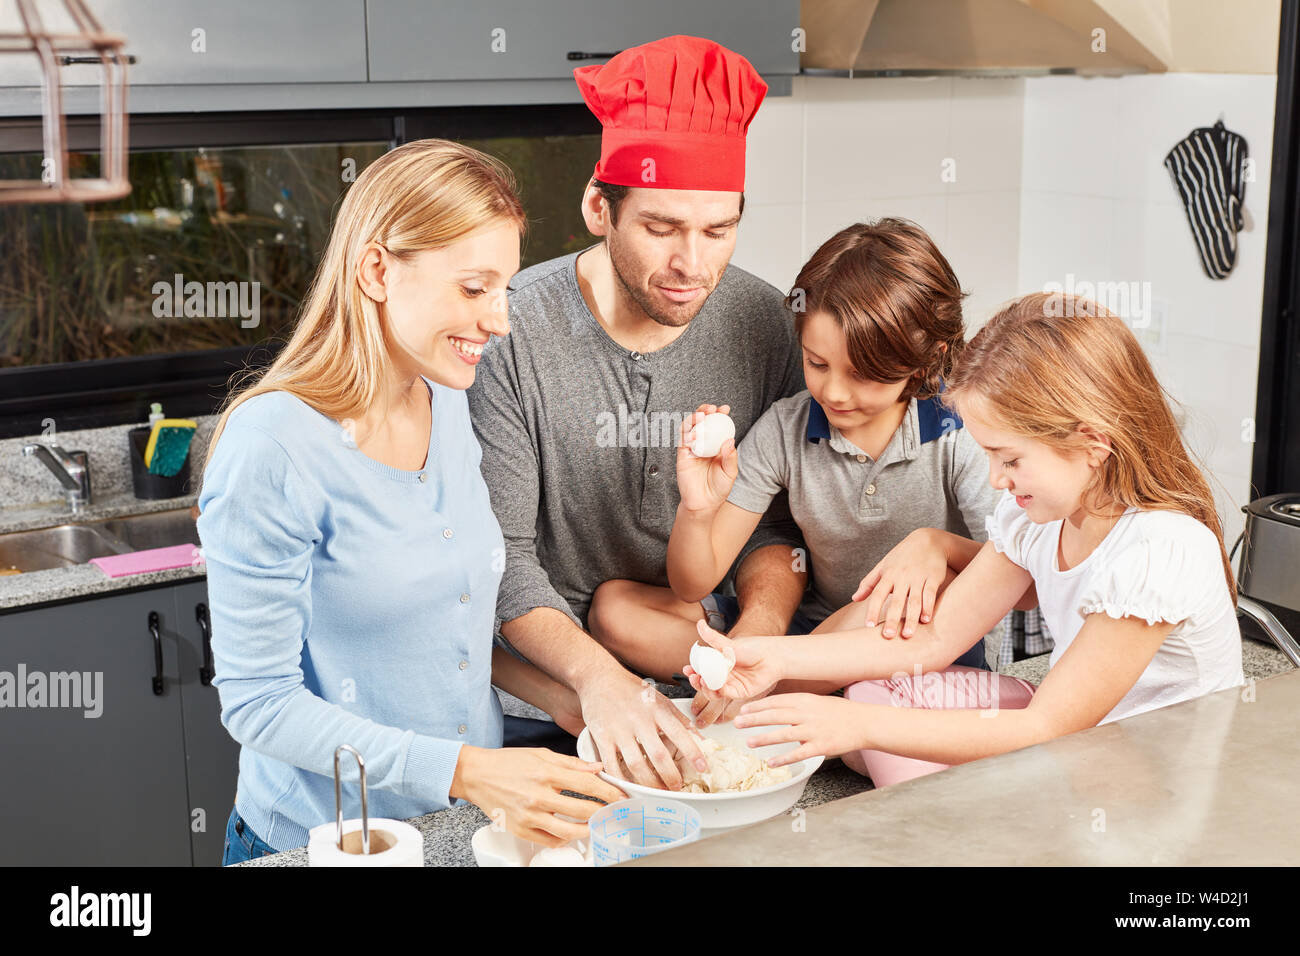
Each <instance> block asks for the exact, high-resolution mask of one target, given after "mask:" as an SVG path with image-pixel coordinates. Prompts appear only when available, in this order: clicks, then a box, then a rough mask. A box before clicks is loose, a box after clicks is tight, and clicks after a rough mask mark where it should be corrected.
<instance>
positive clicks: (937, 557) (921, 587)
mask: <svg viewBox="0 0 1300 956" xmlns="http://www.w3.org/2000/svg"><path fill="white" fill-rule="evenodd" d="M929 530H930V529H929V528H918V529H917V530H915V531H913V532H912V533H911V534H909V535H908V536H907V537H906V538H904V539H903V540H902V541H900V542H899V543H898V544H897V545H895V546H894V548H893V550H892V551H890V552H889V553H888V554H887V555H885V556H884V557H883V558H881V560H880V563H879V564H877V565H876V566H875V567H874V568H872V569H871V571H870V572H869V573H868V574H867V576H866V577H865V578H863V579H862V583H861V584H859V585H858V589H857V590H856V591H855V592H853V600H855V601H862V600H866V602H867V609H866V610H867V626H868V627H873V626H875V625H876V624H879V623H881V621H880V612H881V608H882V607H883V605H884V603H885V601H886V600H888V601H889V612H888V615H887V616H886V618H885V621H884V627H883V629H882V631H881V633H882V634H883V635H884V636H885V637H894V636H895V635H896V634H898V633H899V624H900V622H901V623H902V634H903V637H911V636H912V634H914V633H915V632H916V627H917V625H918V624H929V623H930V619H931V618H932V617H934V602H935V597H936V596H937V595H938V593H939V588H941V587H942V586H943V582H944V580H945V578H946V577H947V575H948V558H947V555H945V554H944V551H943V548H942V547H940V546H939V545H937V544H935V542H934V540H933V539H932V538H931V537H930V535H929ZM904 612H906V615H907V617H906V620H904V618H903V615H904Z"/></svg>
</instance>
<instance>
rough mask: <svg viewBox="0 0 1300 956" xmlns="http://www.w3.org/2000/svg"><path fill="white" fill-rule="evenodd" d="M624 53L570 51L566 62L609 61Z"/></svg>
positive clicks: (566, 55)
mask: <svg viewBox="0 0 1300 956" xmlns="http://www.w3.org/2000/svg"><path fill="white" fill-rule="evenodd" d="M622 52H623V51H622V50H615V51H614V52H613V53H587V52H586V51H584V50H570V51H569V52H568V53H566V54H565V55H564V58H565V59H566V60H608V59H612V58H613V57H616V56H618V55H619V54H620V53H622Z"/></svg>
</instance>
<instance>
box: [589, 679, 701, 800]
mask: <svg viewBox="0 0 1300 956" xmlns="http://www.w3.org/2000/svg"><path fill="white" fill-rule="evenodd" d="M579 698H580V699H581V702H582V719H583V720H584V721H586V724H587V729H588V730H590V731H591V739H592V742H593V743H594V744H595V745H596V751H597V753H598V754H599V755H600V759H601V761H602V762H603V763H604V764H605V767H606V769H607V772H609V773H614V774H617V773H619V772H620V771H619V768H618V764H619V761H622V763H623V765H624V766H625V767H626V768H627V771H628V773H629V774H630V775H631V778H632V781H633V782H634V783H639V784H641V785H642V786H645V787H656V788H660V789H665V790H680V789H681V788H682V774H681V771H679V770H678V769H677V765H676V763H675V762H674V760H673V755H674V752H676V753H679V754H681V755H682V756H683V758H684V759H686V760H689V761H690V762H691V763H693V764H694V765H695V767H696V769H698V770H700V771H701V772H704V771H707V770H708V769H709V762H708V759H707V758H706V757H705V756H704V753H703V752H702V751H701V750H700V745H699V744H698V743H697V741H696V736H695V733H694V731H693V730H692V729H691V726H690V720H689V719H688V718H687V716H686V715H685V714H683V713H682V712H681V711H680V710H678V709H677V708H676V707H674V706H673V704H672V703H671V702H670V701H669V700H668V698H666V697H664V696H663V694H661V693H659V691H657V690H656V689H655V688H654V686H653V685H652V684H650V683H648V682H643V681H640V680H638V679H637V678H636V677H635V676H634V675H633V674H630V673H629V672H628V671H626V670H624V669H623V668H622V667H621V666H617V665H615V666H614V667H610V668H606V669H604V670H603V671H602V673H601V674H600V676H598V677H595V678H593V679H590V680H588V681H586V682H585V683H584V684H583V686H582V688H581V689H580V690H579Z"/></svg>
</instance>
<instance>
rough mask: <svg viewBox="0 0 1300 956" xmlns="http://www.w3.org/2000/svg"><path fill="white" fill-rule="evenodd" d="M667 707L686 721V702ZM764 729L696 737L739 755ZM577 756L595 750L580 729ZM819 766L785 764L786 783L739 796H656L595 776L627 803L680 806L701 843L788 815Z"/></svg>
mask: <svg viewBox="0 0 1300 956" xmlns="http://www.w3.org/2000/svg"><path fill="white" fill-rule="evenodd" d="M669 703H670V704H672V705H673V706H675V707H676V708H677V709H678V710H680V711H682V713H684V714H686V715H687V716H688V717H689V716H690V715H691V699H690V698H689V697H685V698H677V699H675V700H670V701H669ZM773 726H780V725H773ZM770 729H772V728H768V727H747V728H744V729H741V728H738V727H736V726H734V725H733V724H732V723H731V722H730V721H728V722H727V723H725V724H713V725H711V726H709V727H703V728H701V729H699V731H698V732H699V733H700V735H701V736H704V737H712V738H713V739H714V740H717V741H718V742H719V743H723V744H729V745H731V746H733V747H737V748H740V749H742V750H744V749H748V748H747V747H746V740H748V738H750V737H753V736H758V735H761V734H764V733H767V732H768V731H769V730H770ZM798 746H799V745H798V744H797V743H795V742H793V741H792V742H790V743H784V744H768V745H767V746H766V747H759V748H757V749H756V750H754V751H753V753H756V754H758V755H759V756H760V757H763V758H770V757H774V756H776V755H777V754H783V753H789V752H790V751H791V750H795V749H797V748H798ZM578 756H579V757H580V758H581V759H583V760H595V759H597V758H596V747H595V745H594V744H593V743H592V741H591V734H590V733H589V732H588V731H587V730H586V728H584V729H583V731H582V734H581V735H580V736H579V737H578ZM823 760H824V758H823V757H820V756H818V757H809V758H808V759H806V760H801V761H799V762H798V763H795V764H790V765H789V769H790V774H791V776H790V779H789V780H785V781H782V782H781V783H778V784H774V785H773V786H770V787H760V788H758V789H756V790H745V791H742V792H740V793H685V792H682V791H680V790H661V789H659V788H656V787H643V786H641V785H640V784H639V783H633V782H632V781H630V780H623V779H621V778H619V777H616V776H614V775H613V774H610V773H609V772H607V771H601V774H600V775H601V776H602V777H604V778H605V779H606V780H608V781H609V782H610V783H612V784H614V786H616V787H618V788H619V789H620V790H622V791H623V792H624V793H626V794H627V795H628V796H629V797H648V798H650V799H656V798H660V799H662V798H665V797H666V798H668V799H669V800H677V801H679V802H680V803H684V804H686V805H687V806H688V807H690V808H692V809H693V810H695V811H696V812H697V813H698V814H699V815H700V823H701V825H702V827H703V829H704V830H705V832H704V833H703V834H702V835H703V836H706V837H707V836H711V835H713V834H715V833H717V832H718V831H721V830H730V829H732V828H734V827H743V826H748V825H749V824H751V823H758V822H759V821H761V820H766V819H768V818H770V817H774V816H777V815H779V814H782V813H784V812H785V811H787V810H789V809H790V808H791V807H792V806H794V805H795V804H796V803H797V802H798V801H799V798H800V797H801V796H803V790H804V787H806V786H807V785H808V778H809V777H811V776H812V775H813V772H814V771H816V769H817V768H818V767H820V766H821V765H822V761H823Z"/></svg>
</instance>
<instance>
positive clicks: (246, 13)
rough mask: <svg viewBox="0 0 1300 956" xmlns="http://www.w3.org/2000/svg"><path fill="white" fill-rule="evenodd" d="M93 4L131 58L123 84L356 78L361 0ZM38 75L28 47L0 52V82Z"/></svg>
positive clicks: (67, 72)
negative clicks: (26, 51)
mask: <svg viewBox="0 0 1300 956" xmlns="http://www.w3.org/2000/svg"><path fill="white" fill-rule="evenodd" d="M54 6H55V5H52V4H46V5H44V6H43V7H42V11H44V7H54ZM93 9H94V12H95V15H96V16H97V17H98V18H99V22H100V23H101V24H102V25H103V27H104V29H105V30H108V31H110V32H113V33H120V34H123V35H124V36H125V37H126V45H125V47H124V48H123V52H125V53H129V54H134V55H135V56H136V58H137V61H136V63H135V64H134V65H133V66H131V67H130V68H129V71H128V76H129V78H130V81H131V84H132V85H133V86H149V85H170V84H224V83H320V82H364V81H365V79H366V41H365V31H366V23H365V0H274V2H266V0H223V2H221V3H215V4H214V3H211V2H210V0H168V2H167V3H158V2H157V0H95V3H94V4H93ZM47 25H48V26H51V27H53V26H55V25H56V23H55V22H51V23H49V24H47ZM200 31H201V32H200ZM61 69H62V70H63V72H62V74H61V78H62V81H63V83H64V84H65V85H67V86H95V85H98V84H99V83H100V80H101V72H102V71H101V70H100V69H99V68H98V67H97V66H93V65H92V66H85V65H77V66H66V67H62V68H61ZM39 82H40V73H39V70H38V67H37V62H36V57H35V56H34V55H32V56H21V55H11V56H6V57H0V86H31V85H32V84H33V83H36V84H39ZM38 107H39V104H38ZM128 108H129V104H128Z"/></svg>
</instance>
